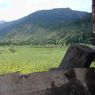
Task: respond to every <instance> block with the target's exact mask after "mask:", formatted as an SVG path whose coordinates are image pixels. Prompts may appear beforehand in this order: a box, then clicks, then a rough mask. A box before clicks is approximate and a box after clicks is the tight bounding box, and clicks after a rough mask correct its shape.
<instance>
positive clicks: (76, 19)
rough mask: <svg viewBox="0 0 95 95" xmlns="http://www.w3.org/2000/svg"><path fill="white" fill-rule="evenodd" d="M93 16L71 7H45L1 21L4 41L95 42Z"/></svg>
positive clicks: (0, 35)
mask: <svg viewBox="0 0 95 95" xmlns="http://www.w3.org/2000/svg"><path fill="white" fill-rule="evenodd" d="M91 34H92V16H91V14H90V13H87V12H80V11H73V10H71V9H69V8H63V9H60V8H59V9H53V10H41V11H37V12H34V13H33V14H30V15H28V16H26V17H24V18H21V19H19V20H17V21H12V22H8V23H4V24H1V25H0V44H1V45H5V44H6V45H10V44H11V45H30V44H32V45H46V44H54V45H60V44H61V45H64V44H67V45H68V44H70V43H91V42H90V39H91Z"/></svg>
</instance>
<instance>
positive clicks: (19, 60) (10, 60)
mask: <svg viewBox="0 0 95 95" xmlns="http://www.w3.org/2000/svg"><path fill="white" fill-rule="evenodd" d="M66 50H67V47H66V46H65V47H61V48H60V47H53V48H41V47H40V48H37V47H31V46H4V47H0V74H2V73H9V72H16V71H20V72H21V73H23V74H26V73H31V72H40V71H47V70H48V69H49V68H53V67H58V66H59V64H60V62H61V60H62V58H63V56H64V54H65V52H66Z"/></svg>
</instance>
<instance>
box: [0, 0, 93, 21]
mask: <svg viewBox="0 0 95 95" xmlns="http://www.w3.org/2000/svg"><path fill="white" fill-rule="evenodd" d="M91 5H92V0H0V20H6V21H11V20H15V19H18V18H21V17H23V16H26V15H28V14H30V13H32V12H35V11H37V10H42V9H52V8H66V7H69V8H71V9H73V10H80V11H87V12H91V10H92V9H91Z"/></svg>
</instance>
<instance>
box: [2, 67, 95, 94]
mask: <svg viewBox="0 0 95 95" xmlns="http://www.w3.org/2000/svg"><path fill="white" fill-rule="evenodd" d="M0 95H95V69H79V68H77V69H69V70H64V71H51V72H41V73H32V74H28V75H21V74H20V73H19V72H17V73H10V74H6V75H1V76H0Z"/></svg>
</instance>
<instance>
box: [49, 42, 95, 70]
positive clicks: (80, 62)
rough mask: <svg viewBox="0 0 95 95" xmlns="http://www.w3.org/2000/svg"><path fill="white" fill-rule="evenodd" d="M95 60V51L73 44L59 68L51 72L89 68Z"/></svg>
mask: <svg viewBox="0 0 95 95" xmlns="http://www.w3.org/2000/svg"><path fill="white" fill-rule="evenodd" d="M94 59H95V49H92V48H90V47H87V46H83V45H78V44H73V45H71V46H70V47H69V48H68V50H67V52H66V54H65V56H64V58H63V59H62V61H61V64H60V65H59V67H58V68H52V69H50V71H54V70H65V69H70V68H89V67H90V65H91V63H92V61H93V60H94Z"/></svg>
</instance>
